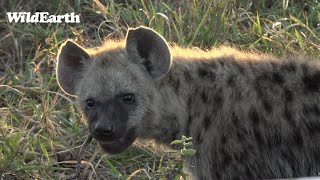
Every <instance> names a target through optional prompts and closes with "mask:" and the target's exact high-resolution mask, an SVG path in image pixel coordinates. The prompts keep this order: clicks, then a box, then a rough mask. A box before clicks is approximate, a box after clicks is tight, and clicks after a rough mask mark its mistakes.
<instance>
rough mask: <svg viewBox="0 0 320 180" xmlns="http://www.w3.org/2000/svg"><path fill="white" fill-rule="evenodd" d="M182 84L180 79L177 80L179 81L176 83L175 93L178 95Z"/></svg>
mask: <svg viewBox="0 0 320 180" xmlns="http://www.w3.org/2000/svg"><path fill="white" fill-rule="evenodd" d="M180 84H181V83H180V80H179V79H177V81H176V82H175V83H174V91H175V93H176V94H178V92H179V88H180Z"/></svg>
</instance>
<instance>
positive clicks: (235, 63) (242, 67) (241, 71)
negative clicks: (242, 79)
mask: <svg viewBox="0 0 320 180" xmlns="http://www.w3.org/2000/svg"><path fill="white" fill-rule="evenodd" d="M228 62H231V64H232V65H233V66H234V67H236V68H237V70H238V71H239V72H240V73H241V74H243V73H244V70H245V68H244V66H243V63H241V62H239V61H236V60H235V59H234V58H231V59H229V61H228Z"/></svg>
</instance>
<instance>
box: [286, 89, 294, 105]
mask: <svg viewBox="0 0 320 180" xmlns="http://www.w3.org/2000/svg"><path fill="white" fill-rule="evenodd" d="M284 97H285V101H286V102H288V103H289V102H292V100H293V94H292V91H290V90H289V89H287V88H285V89H284Z"/></svg>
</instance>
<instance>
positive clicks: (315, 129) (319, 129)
mask: <svg viewBox="0 0 320 180" xmlns="http://www.w3.org/2000/svg"><path fill="white" fill-rule="evenodd" d="M306 127H307V129H308V130H309V132H310V133H311V134H315V133H320V121H319V119H316V120H309V122H306Z"/></svg>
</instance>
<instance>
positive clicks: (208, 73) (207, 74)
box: [198, 67, 216, 81]
mask: <svg viewBox="0 0 320 180" xmlns="http://www.w3.org/2000/svg"><path fill="white" fill-rule="evenodd" d="M198 75H199V77H200V78H206V79H210V80H212V81H214V80H215V79H216V74H215V73H214V72H213V71H212V70H210V69H207V68H202V67H200V68H199V69H198Z"/></svg>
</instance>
